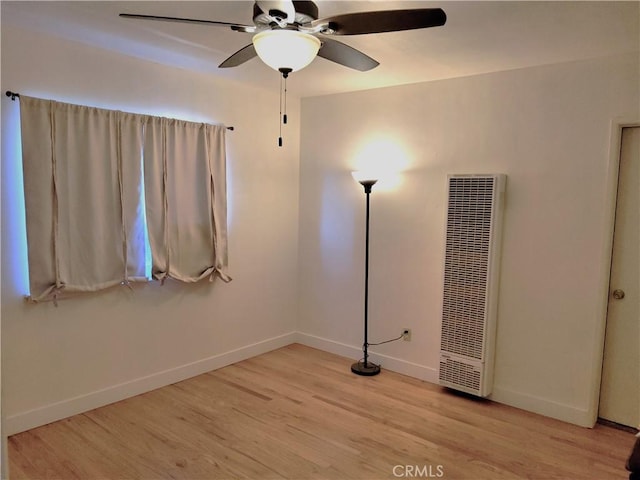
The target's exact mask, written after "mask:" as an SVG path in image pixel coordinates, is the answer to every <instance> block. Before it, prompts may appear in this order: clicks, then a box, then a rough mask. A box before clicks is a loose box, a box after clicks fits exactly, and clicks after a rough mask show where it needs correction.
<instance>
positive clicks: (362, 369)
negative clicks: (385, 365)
mask: <svg viewBox="0 0 640 480" xmlns="http://www.w3.org/2000/svg"><path fill="white" fill-rule="evenodd" d="M351 371H352V372H353V373H355V374H356V375H363V376H365V377H373V376H374V375H378V374H379V373H380V365H376V364H375V363H371V362H367V363H366V365H365V363H364V362H356V363H354V364H353V365H351Z"/></svg>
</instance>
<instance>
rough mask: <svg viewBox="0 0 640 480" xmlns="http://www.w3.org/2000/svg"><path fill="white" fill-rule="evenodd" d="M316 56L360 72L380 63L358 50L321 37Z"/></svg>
mask: <svg viewBox="0 0 640 480" xmlns="http://www.w3.org/2000/svg"><path fill="white" fill-rule="evenodd" d="M318 56H319V57H322V58H326V59H327V60H331V61H332V62H336V63H339V64H340V65H344V66H345V67H349V68H353V69H355V70H359V71H361V72H366V71H367V70H371V69H372V68H376V67H377V66H378V65H380V63H378V62H376V61H375V60H374V59H373V58H371V57H369V56H367V55H365V54H364V53H362V52H361V51H360V50H356V49H355V48H353V47H350V46H349V45H346V44H344V43H341V42H338V41H337V40H333V39H330V38H323V39H322V46H321V47H320V50H318Z"/></svg>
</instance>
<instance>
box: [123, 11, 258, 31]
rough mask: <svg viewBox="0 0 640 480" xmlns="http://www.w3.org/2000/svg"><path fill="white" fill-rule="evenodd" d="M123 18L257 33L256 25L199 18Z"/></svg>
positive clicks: (131, 16) (137, 15)
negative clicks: (209, 26)
mask: <svg viewBox="0 0 640 480" xmlns="http://www.w3.org/2000/svg"><path fill="white" fill-rule="evenodd" d="M120 16H121V17H122V18H133V19H136V20H156V21H160V22H178V23H199V24H203V25H214V26H218V27H229V28H231V30H234V31H236V32H247V33H253V32H255V31H256V27H255V26H254V25H240V24H238V23H228V22H216V21H215V20H201V19H197V18H178V17H161V16H157V15H140V14H137V13H121V14H120Z"/></svg>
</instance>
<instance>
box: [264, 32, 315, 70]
mask: <svg viewBox="0 0 640 480" xmlns="http://www.w3.org/2000/svg"><path fill="white" fill-rule="evenodd" d="M320 45H321V44H320V40H318V39H317V38H316V37H314V36H313V35H311V34H309V33H303V32H298V31H297V30H266V31H264V32H260V33H258V34H256V35H254V36H253V46H254V48H255V49H256V53H257V54H258V56H259V57H260V59H261V60H262V61H263V62H264V63H266V64H267V65H269V66H270V67H271V68H273V69H274V70H280V69H281V68H290V69H291V71H292V72H295V71H297V70H300V69H301V68H304V67H306V66H307V65H309V64H310V63H311V62H312V61H313V59H314V58H316V55H317V54H318V50H319V49H320Z"/></svg>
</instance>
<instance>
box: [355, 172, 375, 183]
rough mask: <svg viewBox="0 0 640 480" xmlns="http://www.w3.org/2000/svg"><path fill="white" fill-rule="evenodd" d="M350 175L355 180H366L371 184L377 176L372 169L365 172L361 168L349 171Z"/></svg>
mask: <svg viewBox="0 0 640 480" xmlns="http://www.w3.org/2000/svg"><path fill="white" fill-rule="evenodd" d="M351 175H352V176H353V178H354V179H355V180H356V181H357V182H360V183H364V182H368V183H371V184H372V185H373V184H374V183H376V182H377V181H378V176H379V175H378V174H376V173H375V172H372V171H369V172H366V171H362V170H360V171H356V172H351Z"/></svg>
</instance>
